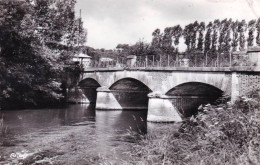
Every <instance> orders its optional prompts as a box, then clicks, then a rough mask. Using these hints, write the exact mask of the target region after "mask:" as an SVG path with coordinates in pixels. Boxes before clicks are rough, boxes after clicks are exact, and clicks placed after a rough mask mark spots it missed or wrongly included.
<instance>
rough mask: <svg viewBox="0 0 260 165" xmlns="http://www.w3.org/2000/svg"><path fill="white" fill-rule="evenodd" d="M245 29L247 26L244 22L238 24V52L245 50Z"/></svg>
mask: <svg viewBox="0 0 260 165" xmlns="http://www.w3.org/2000/svg"><path fill="white" fill-rule="evenodd" d="M246 29H247V24H246V21H245V20H242V21H241V22H239V23H238V33H239V50H245V44H246V38H245V32H246Z"/></svg>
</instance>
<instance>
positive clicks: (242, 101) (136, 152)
mask: <svg viewBox="0 0 260 165" xmlns="http://www.w3.org/2000/svg"><path fill="white" fill-rule="evenodd" d="M259 106H260V95H259V92H255V93H253V94H251V95H249V96H247V97H241V98H239V99H238V100H237V101H236V103H235V104H234V105H232V104H231V103H229V102H228V103H226V104H219V105H218V106H212V105H206V106H205V107H203V108H202V110H201V111H200V112H199V113H198V115H197V116H196V117H191V118H190V119H189V120H187V121H184V122H183V124H182V125H181V126H180V128H179V130H178V131H169V132H168V133H166V134H161V133H157V134H156V135H155V136H145V137H143V139H142V140H141V141H140V143H139V144H137V145H135V146H133V147H132V150H131V152H130V154H129V155H130V159H131V160H132V162H134V164H138V163H140V164H141V163H142V164H221V165H222V164H243V165H244V164H259V163H260V110H259Z"/></svg>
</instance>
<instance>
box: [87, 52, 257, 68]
mask: <svg viewBox="0 0 260 165" xmlns="http://www.w3.org/2000/svg"><path fill="white" fill-rule="evenodd" d="M127 60H128V59H127V57H116V58H110V60H109V61H99V60H93V61H92V62H91V63H90V65H89V68H125V67H129V68H140V67H149V68H164V67H168V68H170V67H232V66H252V65H253V64H251V63H250V62H249V59H248V55H231V54H222V55H216V56H215V57H214V58H212V57H211V58H208V57H207V56H205V55H190V56H189V57H184V56H183V55H178V56H172V55H146V56H136V58H135V59H132V60H134V65H131V66H129V64H127ZM85 69H86V68H85Z"/></svg>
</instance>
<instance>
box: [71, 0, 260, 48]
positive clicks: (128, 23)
mask: <svg viewBox="0 0 260 165" xmlns="http://www.w3.org/2000/svg"><path fill="white" fill-rule="evenodd" d="M80 9H81V11H82V14H81V17H82V19H83V21H84V27H85V28H86V29H87V31H88V37H87V43H86V45H87V46H90V47H93V48H105V49H114V48H115V47H116V46H117V44H130V45H131V44H134V43H136V42H137V41H140V40H142V41H145V42H151V40H152V32H153V31H154V30H155V29H156V28H159V29H161V31H163V30H164V28H165V27H169V26H174V25H177V24H180V25H182V27H184V26H185V25H186V24H189V23H192V22H194V21H196V20H197V21H199V22H200V21H204V22H206V23H207V22H209V21H213V20H214V19H224V18H232V19H234V20H236V19H239V20H242V19H246V20H250V19H256V18H258V17H259V16H260V0H77V4H76V11H77V16H79V10H80Z"/></svg>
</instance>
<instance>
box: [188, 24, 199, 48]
mask: <svg viewBox="0 0 260 165" xmlns="http://www.w3.org/2000/svg"><path fill="white" fill-rule="evenodd" d="M198 29H199V23H198V21H195V22H194V23H193V25H192V30H191V31H190V33H191V34H190V35H191V50H195V49H196V41H197V33H198Z"/></svg>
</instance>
